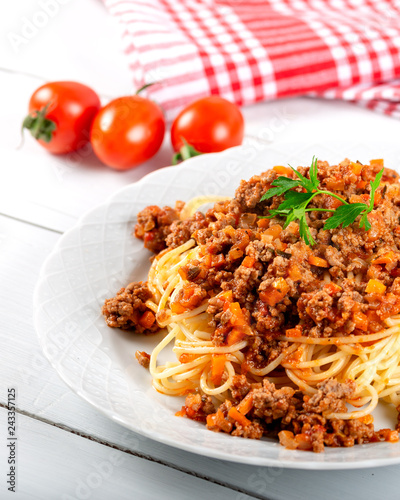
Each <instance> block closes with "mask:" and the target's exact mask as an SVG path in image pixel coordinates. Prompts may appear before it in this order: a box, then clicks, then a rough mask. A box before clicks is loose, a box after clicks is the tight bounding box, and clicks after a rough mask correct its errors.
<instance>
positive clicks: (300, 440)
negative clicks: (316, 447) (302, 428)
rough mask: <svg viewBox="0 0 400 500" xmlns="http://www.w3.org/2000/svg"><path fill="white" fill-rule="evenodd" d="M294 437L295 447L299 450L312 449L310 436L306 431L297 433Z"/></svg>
mask: <svg viewBox="0 0 400 500" xmlns="http://www.w3.org/2000/svg"><path fill="white" fill-rule="evenodd" d="M294 439H295V441H296V443H297V448H298V449H299V450H311V449H312V442H311V437H310V436H309V435H308V434H306V433H302V434H297V435H296V436H295V438H294Z"/></svg>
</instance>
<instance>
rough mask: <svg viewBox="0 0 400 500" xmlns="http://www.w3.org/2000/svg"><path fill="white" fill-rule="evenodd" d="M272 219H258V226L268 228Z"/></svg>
mask: <svg viewBox="0 0 400 500" xmlns="http://www.w3.org/2000/svg"><path fill="white" fill-rule="evenodd" d="M269 223H270V220H269V219H259V220H258V221H257V226H258V227H259V228H261V229H267V227H269Z"/></svg>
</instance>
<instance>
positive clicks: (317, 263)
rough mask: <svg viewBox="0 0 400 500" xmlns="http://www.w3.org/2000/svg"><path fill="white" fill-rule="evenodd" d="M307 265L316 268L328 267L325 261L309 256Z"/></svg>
mask: <svg viewBox="0 0 400 500" xmlns="http://www.w3.org/2000/svg"><path fill="white" fill-rule="evenodd" d="M308 263H309V264H311V265H312V266H317V267H329V263H328V261H327V260H325V259H321V258H320V257H316V256H315V255H310V257H308Z"/></svg>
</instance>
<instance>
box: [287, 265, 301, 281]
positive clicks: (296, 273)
mask: <svg viewBox="0 0 400 500" xmlns="http://www.w3.org/2000/svg"><path fill="white" fill-rule="evenodd" d="M288 275H289V278H290V279H291V280H293V281H299V280H301V278H302V275H301V272H300V269H299V266H298V265H297V264H290V267H289V272H288Z"/></svg>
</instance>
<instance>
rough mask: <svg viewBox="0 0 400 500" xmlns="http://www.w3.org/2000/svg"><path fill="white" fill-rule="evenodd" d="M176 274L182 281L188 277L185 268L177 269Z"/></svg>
mask: <svg viewBox="0 0 400 500" xmlns="http://www.w3.org/2000/svg"><path fill="white" fill-rule="evenodd" d="M178 273H179V275H180V277H181V278H182V279H183V280H186V279H187V277H188V274H187V269H186V266H182V267H180V268H179V269H178Z"/></svg>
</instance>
